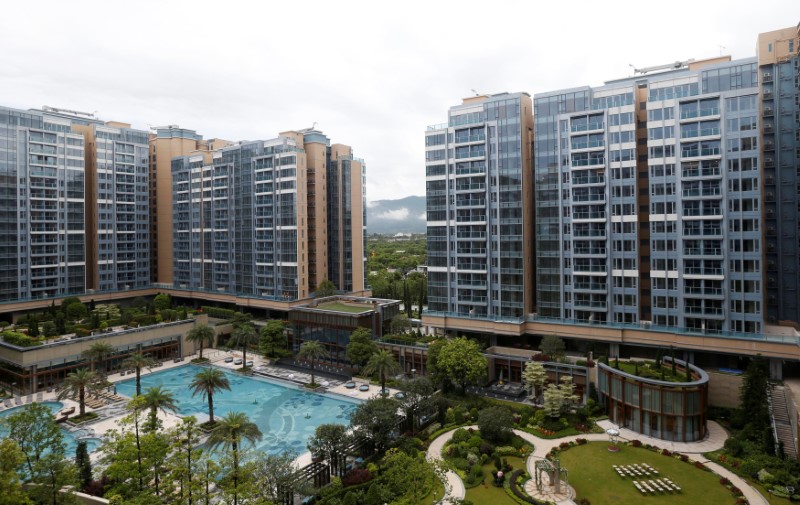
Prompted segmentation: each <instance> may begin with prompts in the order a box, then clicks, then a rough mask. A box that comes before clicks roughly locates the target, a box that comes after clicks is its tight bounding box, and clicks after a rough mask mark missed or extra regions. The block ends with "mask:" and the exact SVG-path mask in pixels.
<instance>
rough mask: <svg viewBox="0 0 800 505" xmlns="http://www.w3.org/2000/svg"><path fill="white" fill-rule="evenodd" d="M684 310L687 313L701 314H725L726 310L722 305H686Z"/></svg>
mask: <svg viewBox="0 0 800 505" xmlns="http://www.w3.org/2000/svg"><path fill="white" fill-rule="evenodd" d="M684 311H685V312H686V313H687V314H696V315H701V316H724V315H725V311H724V309H722V307H692V306H689V307H685V309H684Z"/></svg>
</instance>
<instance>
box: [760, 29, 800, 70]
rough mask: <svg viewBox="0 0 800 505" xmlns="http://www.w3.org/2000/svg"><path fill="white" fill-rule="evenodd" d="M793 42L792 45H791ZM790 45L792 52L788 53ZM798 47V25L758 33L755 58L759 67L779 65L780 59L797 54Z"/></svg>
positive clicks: (799, 36)
mask: <svg viewBox="0 0 800 505" xmlns="http://www.w3.org/2000/svg"><path fill="white" fill-rule="evenodd" d="M792 42H793V43H792ZM790 43H791V45H792V46H793V47H792V49H793V51H790V47H789V46H790ZM798 45H800V24H798V25H797V26H793V27H789V28H782V29H780V30H774V31H771V32H765V33H759V34H758V41H757V42H756V56H757V57H758V64H759V65H769V64H773V65H774V64H776V63H779V62H780V61H781V60H782V59H784V58H787V57H789V56H791V55H793V54H797V52H798V49H799V48H798Z"/></svg>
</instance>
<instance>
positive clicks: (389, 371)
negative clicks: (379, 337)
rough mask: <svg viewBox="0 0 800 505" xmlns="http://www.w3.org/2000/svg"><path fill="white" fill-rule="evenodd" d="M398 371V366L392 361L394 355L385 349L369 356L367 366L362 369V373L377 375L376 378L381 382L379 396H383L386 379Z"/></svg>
mask: <svg viewBox="0 0 800 505" xmlns="http://www.w3.org/2000/svg"><path fill="white" fill-rule="evenodd" d="M399 371H400V365H398V364H397V361H395V360H394V355H392V353H390V352H389V351H387V350H385V349H381V350H380V351H378V352H376V353H375V354H373V355H372V356H370V358H369V361H367V366H366V368H364V373H366V374H367V375H373V374H378V378H380V380H381V395H385V393H384V391H385V390H386V378H387V377H388V376H389V375H394V374H396V373H397V372H399Z"/></svg>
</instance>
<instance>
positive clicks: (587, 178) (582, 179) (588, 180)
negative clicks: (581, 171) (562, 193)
mask: <svg viewBox="0 0 800 505" xmlns="http://www.w3.org/2000/svg"><path fill="white" fill-rule="evenodd" d="M571 184H572V187H575V186H592V185H603V186H604V185H605V184H606V178H605V177H603V176H599V175H583V176H582V175H576V176H573V177H572V181H571Z"/></svg>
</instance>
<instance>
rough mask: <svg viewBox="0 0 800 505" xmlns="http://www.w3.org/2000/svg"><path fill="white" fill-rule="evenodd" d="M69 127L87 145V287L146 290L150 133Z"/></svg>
mask: <svg viewBox="0 0 800 505" xmlns="http://www.w3.org/2000/svg"><path fill="white" fill-rule="evenodd" d="M85 123H86V124H73V130H75V131H77V132H81V133H82V134H83V135H84V145H85V146H86V238H87V241H86V262H87V275H86V287H87V289H93V290H99V291H122V290H127V289H135V288H147V287H149V286H150V246H149V242H150V233H149V227H150V213H149V210H150V209H149V204H148V199H149V191H150V188H149V181H150V177H149V163H148V154H149V145H148V137H149V133H148V132H146V131H144V130H136V129H132V128H131V127H130V125H129V124H125V123H116V122H108V123H102V122H99V121H86V122H85Z"/></svg>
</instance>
